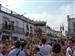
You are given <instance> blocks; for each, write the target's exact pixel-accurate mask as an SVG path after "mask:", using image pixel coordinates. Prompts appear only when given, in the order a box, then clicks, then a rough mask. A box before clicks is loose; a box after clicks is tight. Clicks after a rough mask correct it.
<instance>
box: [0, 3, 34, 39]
mask: <svg viewBox="0 0 75 56" xmlns="http://www.w3.org/2000/svg"><path fill="white" fill-rule="evenodd" d="M33 32H34V24H33V21H32V20H30V19H28V18H26V17H24V16H23V15H19V14H17V13H15V12H13V11H11V10H9V9H7V8H5V7H3V6H2V5H1V4H0V40H6V39H8V40H22V39H27V38H29V36H30V35H31V34H32V33H33Z"/></svg>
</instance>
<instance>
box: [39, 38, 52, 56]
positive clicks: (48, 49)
mask: <svg viewBox="0 0 75 56" xmlns="http://www.w3.org/2000/svg"><path fill="white" fill-rule="evenodd" d="M41 42H42V46H41V47H40V53H41V54H42V55H43V56H49V55H50V53H51V49H52V47H51V46H50V45H49V44H47V39H46V38H43V39H42V40H41Z"/></svg>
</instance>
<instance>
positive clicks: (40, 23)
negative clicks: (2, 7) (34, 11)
mask: <svg viewBox="0 0 75 56" xmlns="http://www.w3.org/2000/svg"><path fill="white" fill-rule="evenodd" d="M34 26H35V32H36V30H37V31H38V30H40V32H41V33H40V32H39V34H41V36H42V37H45V36H46V22H45V21H35V22H34Z"/></svg>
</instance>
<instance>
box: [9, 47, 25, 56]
mask: <svg viewBox="0 0 75 56" xmlns="http://www.w3.org/2000/svg"><path fill="white" fill-rule="evenodd" d="M19 50H20V53H19V55H18V56H26V55H25V52H24V51H23V50H21V49H20V48H15V49H13V50H11V51H10V52H9V55H8V56H16V55H17V53H18V52H19Z"/></svg>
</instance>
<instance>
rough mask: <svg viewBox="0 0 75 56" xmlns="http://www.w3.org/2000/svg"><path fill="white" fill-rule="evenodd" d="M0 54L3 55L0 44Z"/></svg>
mask: <svg viewBox="0 0 75 56" xmlns="http://www.w3.org/2000/svg"><path fill="white" fill-rule="evenodd" d="M0 56H3V54H2V46H0Z"/></svg>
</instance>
